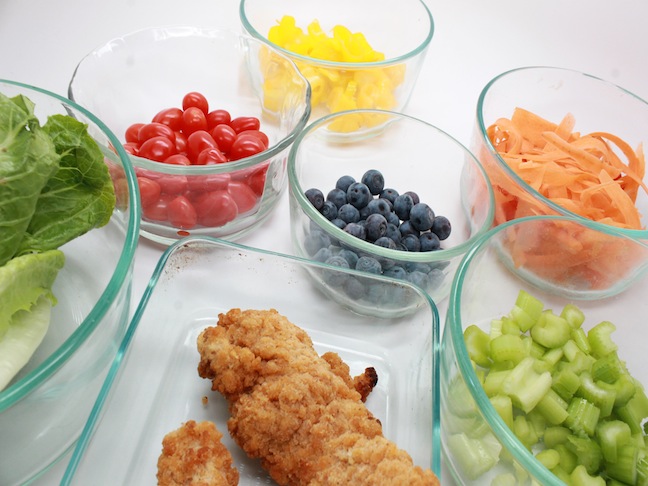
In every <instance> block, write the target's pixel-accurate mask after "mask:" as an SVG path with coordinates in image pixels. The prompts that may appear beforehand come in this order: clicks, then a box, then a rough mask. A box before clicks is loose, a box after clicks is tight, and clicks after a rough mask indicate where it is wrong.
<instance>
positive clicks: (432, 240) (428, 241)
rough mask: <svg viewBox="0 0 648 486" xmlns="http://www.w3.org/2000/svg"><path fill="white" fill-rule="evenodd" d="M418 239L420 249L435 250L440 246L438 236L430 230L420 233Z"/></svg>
mask: <svg viewBox="0 0 648 486" xmlns="http://www.w3.org/2000/svg"><path fill="white" fill-rule="evenodd" d="M419 241H420V242H421V251H435V250H438V249H439V248H441V242H440V241H439V237H438V236H437V235H436V234H434V233H432V232H431V231H426V232H425V233H422V234H421V236H420V237H419Z"/></svg>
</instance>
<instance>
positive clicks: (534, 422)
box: [526, 406, 549, 440]
mask: <svg viewBox="0 0 648 486" xmlns="http://www.w3.org/2000/svg"><path fill="white" fill-rule="evenodd" d="M537 408H538V407H537V406H536V408H534V409H533V410H531V411H530V412H529V413H527V415H526V416H527V419H528V420H529V423H530V424H531V427H533V430H535V433H536V435H537V436H538V440H542V439H543V437H544V433H545V430H547V427H548V426H549V422H547V419H546V418H545V416H544V415H542V414H541V413H540V412H539V411H538V410H537Z"/></svg>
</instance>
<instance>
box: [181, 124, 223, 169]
mask: <svg viewBox="0 0 648 486" xmlns="http://www.w3.org/2000/svg"><path fill="white" fill-rule="evenodd" d="M208 148H218V144H217V143H216V141H215V140H214V138H213V137H212V136H211V135H210V134H209V132H207V131H205V130H197V131H195V132H193V133H192V134H191V135H189V136H188V137H187V157H189V160H191V162H192V163H194V164H195V163H196V160H197V159H198V154H199V153H200V152H202V151H203V150H205V149H208Z"/></svg>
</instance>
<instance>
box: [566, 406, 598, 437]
mask: <svg viewBox="0 0 648 486" xmlns="http://www.w3.org/2000/svg"><path fill="white" fill-rule="evenodd" d="M567 413H568V417H567V418H566V419H565V425H566V426H567V427H569V428H570V429H571V430H573V431H574V433H576V434H587V435H588V436H590V437H591V436H593V435H594V432H596V425H597V424H598V421H599V417H600V415H601V410H600V409H599V408H598V407H597V406H596V405H594V404H593V403H591V402H589V401H588V400H586V399H585V398H581V397H574V398H572V400H571V402H569V405H568V406H567Z"/></svg>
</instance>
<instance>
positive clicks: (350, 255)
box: [338, 248, 359, 268]
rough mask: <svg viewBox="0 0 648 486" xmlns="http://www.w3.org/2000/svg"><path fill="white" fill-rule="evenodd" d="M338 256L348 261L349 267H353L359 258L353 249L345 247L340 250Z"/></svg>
mask: <svg viewBox="0 0 648 486" xmlns="http://www.w3.org/2000/svg"><path fill="white" fill-rule="evenodd" d="M338 256H341V257H342V258H344V259H345V260H346V261H347V262H348V263H349V267H350V268H355V266H356V263H357V262H358V258H359V257H358V254H357V253H356V252H355V251H352V250H347V249H345V248H343V249H341V250H340V252H339V253H338Z"/></svg>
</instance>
